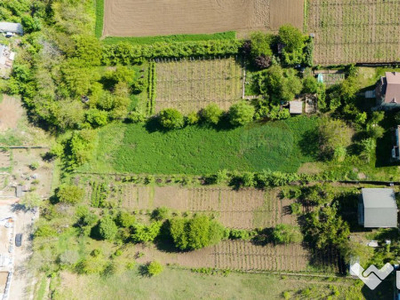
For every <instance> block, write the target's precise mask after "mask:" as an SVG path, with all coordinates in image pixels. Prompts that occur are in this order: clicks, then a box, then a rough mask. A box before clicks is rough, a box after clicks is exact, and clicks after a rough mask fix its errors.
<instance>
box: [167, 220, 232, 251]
mask: <svg viewBox="0 0 400 300" xmlns="http://www.w3.org/2000/svg"><path fill="white" fill-rule="evenodd" d="M170 234H171V237H172V239H173V241H174V244H175V247H177V248H179V249H181V250H196V249H200V248H203V247H207V246H210V245H214V244H216V243H218V242H219V241H220V240H221V239H222V238H224V235H225V229H224V227H223V226H222V225H220V224H219V223H217V222H216V221H214V220H212V219H210V218H209V217H207V216H203V215H201V216H200V215H199V216H195V217H193V218H190V219H189V218H175V219H172V220H170Z"/></svg>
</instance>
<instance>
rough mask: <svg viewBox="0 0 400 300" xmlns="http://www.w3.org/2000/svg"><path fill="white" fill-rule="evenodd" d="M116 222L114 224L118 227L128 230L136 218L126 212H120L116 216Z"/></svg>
mask: <svg viewBox="0 0 400 300" xmlns="http://www.w3.org/2000/svg"><path fill="white" fill-rule="evenodd" d="M116 221H117V222H116V223H117V224H118V226H120V227H124V228H129V227H132V226H133V225H134V224H135V222H136V218H135V216H134V215H132V214H130V213H128V212H126V211H120V212H119V214H118V216H117V220H116Z"/></svg>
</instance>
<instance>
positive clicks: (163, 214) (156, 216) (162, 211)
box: [151, 207, 171, 221]
mask: <svg viewBox="0 0 400 300" xmlns="http://www.w3.org/2000/svg"><path fill="white" fill-rule="evenodd" d="M170 215H171V211H170V210H169V208H168V207H157V208H156V209H155V210H153V212H152V214H151V218H152V219H153V220H156V221H162V220H166V219H168V218H169V217H170Z"/></svg>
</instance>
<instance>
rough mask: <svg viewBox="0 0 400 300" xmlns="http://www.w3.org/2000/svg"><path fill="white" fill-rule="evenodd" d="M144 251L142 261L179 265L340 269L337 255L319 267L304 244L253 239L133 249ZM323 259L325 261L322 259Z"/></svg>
mask: <svg viewBox="0 0 400 300" xmlns="http://www.w3.org/2000/svg"><path fill="white" fill-rule="evenodd" d="M134 249H135V251H137V252H140V253H142V254H143V256H142V257H141V258H139V259H138V262H139V263H145V262H147V261H149V260H158V261H161V262H163V263H165V264H173V265H179V266H183V267H188V268H217V269H225V270H226V269H229V270H238V271H244V272H249V271H250V272H251V271H288V272H313V273H318V272H321V273H324V274H328V273H337V272H339V268H338V266H339V263H338V262H339V260H338V256H337V255H336V254H335V253H333V252H329V253H326V254H325V255H324V256H323V257H322V256H321V255H320V256H321V257H319V258H318V261H319V262H320V263H321V262H322V263H323V265H320V266H318V269H315V268H312V267H310V263H311V261H313V259H314V258H313V254H312V252H311V251H310V250H308V249H307V248H305V247H303V245H302V244H298V243H297V244H289V245H273V244H267V245H264V246H261V245H255V244H253V243H252V242H250V241H243V240H234V241H232V240H226V241H222V242H220V243H219V244H217V245H215V246H211V247H207V248H204V249H200V250H196V251H189V252H183V253H182V252H180V253H179V252H178V253H177V252H165V251H160V250H158V249H157V248H156V247H155V246H152V245H151V246H139V245H138V246H134V248H133V249H132V250H134ZM319 259H324V260H321V261H320V260H319Z"/></svg>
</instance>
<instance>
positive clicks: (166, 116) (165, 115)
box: [160, 108, 185, 129]
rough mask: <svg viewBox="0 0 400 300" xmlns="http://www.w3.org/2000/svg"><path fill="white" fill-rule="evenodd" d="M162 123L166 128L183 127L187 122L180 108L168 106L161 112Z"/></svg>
mask: <svg viewBox="0 0 400 300" xmlns="http://www.w3.org/2000/svg"><path fill="white" fill-rule="evenodd" d="M160 124H161V125H162V126H163V127H164V128H166V129H176V128H182V127H183V125H184V124H185V122H184V119H183V115H182V114H181V113H180V112H179V111H178V110H176V109H173V108H167V109H164V110H162V111H161V112H160Z"/></svg>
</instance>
